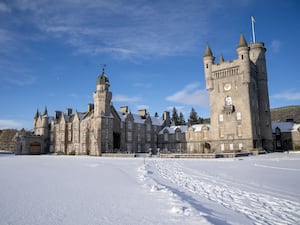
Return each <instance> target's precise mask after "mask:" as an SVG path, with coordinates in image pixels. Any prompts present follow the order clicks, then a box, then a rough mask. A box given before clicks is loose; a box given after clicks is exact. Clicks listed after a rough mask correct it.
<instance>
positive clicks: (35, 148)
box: [29, 141, 41, 155]
mask: <svg viewBox="0 0 300 225" xmlns="http://www.w3.org/2000/svg"><path fill="white" fill-rule="evenodd" d="M29 149H30V150H29V151H30V154H31V155H39V154H41V144H40V143H39V142H37V141H35V142H32V143H30V148H29Z"/></svg>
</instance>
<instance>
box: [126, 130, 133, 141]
mask: <svg viewBox="0 0 300 225" xmlns="http://www.w3.org/2000/svg"><path fill="white" fill-rule="evenodd" d="M127 141H132V132H127Z"/></svg>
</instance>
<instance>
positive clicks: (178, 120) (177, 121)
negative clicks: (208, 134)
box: [171, 106, 204, 126]
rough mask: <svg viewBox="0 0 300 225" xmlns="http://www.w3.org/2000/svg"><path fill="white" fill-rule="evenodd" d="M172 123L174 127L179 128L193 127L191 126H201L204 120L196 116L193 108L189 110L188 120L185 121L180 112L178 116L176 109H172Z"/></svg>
mask: <svg viewBox="0 0 300 225" xmlns="http://www.w3.org/2000/svg"><path fill="white" fill-rule="evenodd" d="M171 119H172V122H173V123H174V125H175V126H180V125H193V124H199V123H200V124H202V123H203V122H204V119H203V118H202V117H199V116H198V113H197V112H196V110H195V109H194V108H192V109H191V112H190V115H189V118H188V120H187V121H185V119H184V116H183V113H182V112H180V113H179V115H178V111H177V109H176V107H175V106H174V107H173V110H172V117H171Z"/></svg>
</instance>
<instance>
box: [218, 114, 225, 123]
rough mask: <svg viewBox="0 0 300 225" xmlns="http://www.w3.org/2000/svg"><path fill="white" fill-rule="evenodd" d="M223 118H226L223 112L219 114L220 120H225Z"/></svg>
mask: <svg viewBox="0 0 300 225" xmlns="http://www.w3.org/2000/svg"><path fill="white" fill-rule="evenodd" d="M223 120H224V116H223V114H220V115H219V121H220V122H223Z"/></svg>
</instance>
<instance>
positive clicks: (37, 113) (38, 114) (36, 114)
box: [34, 109, 40, 119]
mask: <svg viewBox="0 0 300 225" xmlns="http://www.w3.org/2000/svg"><path fill="white" fill-rule="evenodd" d="M39 116H40V112H39V109H37V110H36V113H35V116H34V119H37V118H38V117H39Z"/></svg>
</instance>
